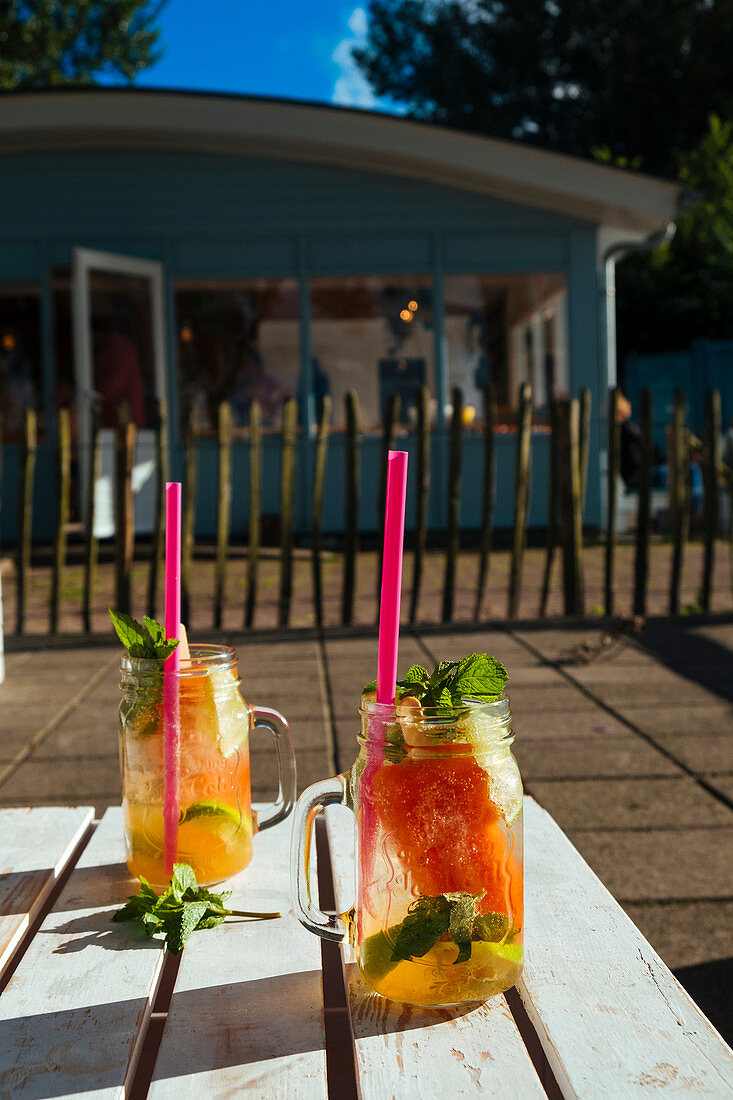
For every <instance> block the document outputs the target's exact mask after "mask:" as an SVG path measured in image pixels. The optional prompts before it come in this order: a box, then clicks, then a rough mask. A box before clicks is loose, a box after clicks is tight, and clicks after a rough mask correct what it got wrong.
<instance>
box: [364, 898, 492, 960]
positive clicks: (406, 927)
mask: <svg viewBox="0 0 733 1100" xmlns="http://www.w3.org/2000/svg"><path fill="white" fill-rule="evenodd" d="M479 897H480V895H479ZM477 900H478V899H477V897H475V896H474V895H473V894H465V893H450V894H439V895H438V897H434V898H433V897H427V896H424V897H419V898H417V900H416V901H414V902H413V903H412V904H411V905H410V908H409V909H408V910H407V916H406V917H405V918H404V920H402V921H400V923H399V924H395V925H394V926H393V927H392V928H388V929H387V931H386V932H376V933H375V934H374V935H373V936H368V937H367V939H366V940H365V941H364V943H363V944H362V964H363V966H364V967H365V969H367V970H368V971H369V973H370V975H372V977H374V978H375V979H379V978H381V977H384V976H385V975H386V974H388V973H389V972H390V970H393V969H394V968H395V966H397V964H398V963H400V962H403V961H407V962H409V960H410V959H421V958H423V956H424V955H427V953H428V951H430V950H431V948H433V947H435V945H436V944H437V943H439V942H440V941H441V940H445V939H448V940H450V941H451V942H452V943H454V944H455V945H456V947H457V948H458V954H457V955H456V957H455V959H454V960H453V965H454V966H455V965H456V964H457V963H464V962H468V960H469V959H470V958H471V944H472V943H473V942H475V941H476V940H485V941H489V942H492V943H498V942H500V941H501V940H504V939H506V938H507V936H508V935H509V932H510V928H509V920H508V917H507V916H506V914H504V913H480V914H478V915H477V914H475V912H474V910H475V903H476V901H477Z"/></svg>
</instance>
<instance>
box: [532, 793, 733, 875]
mask: <svg viewBox="0 0 733 1100" xmlns="http://www.w3.org/2000/svg"><path fill="white" fill-rule="evenodd" d="M529 788H530V791H531V793H532V794H533V795H534V797H535V798H536V799H537V801H538V802H540V803H541V804H542V805H543V806H544V807H545V809H546V810H548V811H549V812H550V813H551V814H552V816H553V817H554V818H555V820H556V821H557V822H558V824H559V825H560V827H561V828H563V829H564V830H565V831H566V832H570V831H574V830H576V829H624V828H626V829H628V828H635V829H660V828H664V827H667V828H670V829H680V828H682V827H687V826H689V827H694V826H699V825H719V826H721V827H722V828H723V829H725V830H726V831H727V832H728V839H729V841H730V843H731V844H732V845H733V814H731V812H730V809H729V808H728V807H727V806H725V805H723V804H722V803H721V802H719V801H718V800H717V799H716V798H715V797H714V796H713V795H711V794H708V792H707V791H705V790H703V789H702V788H701V787H700V786H698V784H697V783H695V781H694V780H693V779H688V778H687V777H683V778H679V779H560V780H557V781H554V782H550V781H546V780H537V781H533V782H532V783H530V784H529ZM732 850H733V849H732ZM732 862H733V861H732Z"/></svg>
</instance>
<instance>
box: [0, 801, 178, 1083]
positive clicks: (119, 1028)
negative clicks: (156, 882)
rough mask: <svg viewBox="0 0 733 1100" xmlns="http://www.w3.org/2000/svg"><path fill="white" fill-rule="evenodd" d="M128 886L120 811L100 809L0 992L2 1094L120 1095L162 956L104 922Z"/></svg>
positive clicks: (158, 948) (126, 929)
mask: <svg viewBox="0 0 733 1100" xmlns="http://www.w3.org/2000/svg"><path fill="white" fill-rule="evenodd" d="M34 812H35V811H34ZM30 831H31V832H32V831H33V830H32V829H31V830H30ZM135 886H136V883H135V882H134V880H133V879H131V878H130V876H129V873H128V871H127V868H126V866H125V864H124V849H123V839H122V813H121V810H119V809H117V808H115V809H112V810H108V811H107V813H106V814H105V816H104V818H103V820H102V822H101V824H100V825H99V827H98V828H97V830H96V832H95V833H94V835H93V836H92V838H91V840H90V842H89V844H88V846H87V847H86V849H85V850H84V852H83V853H82V855H81V857H80V859H79V862H78V863H77V865H76V867H75V868H74V870H73V872H72V874H71V876H70V877H69V881H68V882H67V883H66V885H65V886H64V888H63V890H62V891H61V893H60V895H59V897H58V899H57V900H56V903H55V905H54V907H53V910H52V911H51V912H50V913H49V914H48V916H47V917H46V918H45V920H44V921H43V923H42V924H41V926H40V928H39V931H38V933H37V934H36V936H35V937H34V939H33V942H32V943H31V944H30V945H29V947H28V950H27V951H26V953H25V955H24V956H23V958H22V960H21V962H20V964H19V966H18V968H17V970H16V971H15V974H14V975H13V977H12V978H11V980H10V982H9V983H8V985H7V987H6V989H5V990H4V992H3V994H2V996H1V997H0V1066H2V1070H3V1074H2V1090H3V1091H2V1094H3V1095H7V1096H12V1097H13V1100H15V1098H16V1097H19V1098H24V1097H51V1096H63V1097H64V1098H65V1100H70V1098H72V1097H82V1096H84V1097H86V1098H87V1100H88V1097H89V1096H90V1095H93V1096H94V1097H95V1100H108V1098H109V1100H111V1098H112V1097H119V1098H121V1097H123V1096H124V1095H125V1094H126V1089H127V1088H128V1087H129V1084H130V1081H131V1079H132V1076H133V1073H134V1068H135V1064H136V1060H137V1057H138V1055H139V1049H140V1045H141V1040H142V1037H143V1035H144V1032H145V1029H146V1026H147V1022H148V1019H149V1015H150V1011H151V1006H152V999H153V996H154V994H155V990H156V988H157V984H158V979H159V975H160V971H161V967H162V963H163V956H164V949H163V947H162V944H160V943H159V942H157V941H152V940H146V939H145V937H144V936H142V937H141V933H140V932H139V931H137V930H136V928H135V927H134V926H132V925H130V924H113V923H111V917H112V914H113V912H114V911H115V910H116V909H117V908H118V907H119V905H120V904H121V903H122V902H123V901H124V900H125V898H126V897H127V895H128V894H130V893H134V891H135Z"/></svg>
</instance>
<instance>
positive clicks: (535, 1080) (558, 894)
mask: <svg viewBox="0 0 733 1100" xmlns="http://www.w3.org/2000/svg"><path fill="white" fill-rule="evenodd" d="M328 841H330V852H331V860H330V866H329V859H328V851H329V843H328ZM350 845H351V824H350V821H349V818H348V816H347V815H346V812H345V811H339V810H337V811H335V812H333V813H332V812H331V811H329V820H328V840H327V837H326V829H325V828H324V829H322V830H321V831H320V835H319V863H320V874H321V888H322V897H325V896H326V895H327V894H328V890H329V883H330V882H331V881H333V882H334V883H335V888H336V893H337V895H338V897H339V900H340V901H341V902H342V903H343V904H348V903H349V902H350V900H351V897H350V894H351V889H352V887H351V870H350V867H351V863H350V860H351V851H350ZM288 847H289V828H288V825H287V824H285V825H283V826H278V827H276V828H274V829H272V830H270V831H268V832H266V833H264V834H262V835H261V836H259V837H257V840H256V845H255V848H256V854H255V858H254V860H253V863H252V865H251V866H250V867H249V868H248V869H247V871H245V872H244V874H242V875H240V876H239V878H238V879H236V880H234V882H233V883H231V884H230V885H231V886H232V888H233V890H234V895H233V898H232V903H231V904H232V905H233V907H235V908H247V909H260V908H261V909H263V910H264V909H266V910H272V909H279V910H281V911H282V913H283V916H282V918H281V919H279V920H276V921H267V922H247V921H231V922H227V923H226V924H224V925H221V926H220V927H218V928H216V929H214V930H212V931H207V932H200V933H196V934H194V935H193V936H192V938H191V939H190V940H189V943H188V945H187V946H186V948H185V950H184V952H183V955H182V956H181V957H180V960H177V959H173V958H172V957H170V956H167V955H166V954H165V951H164V950H163V948H162V947H161V945H160V944H159V943H158V942H157V941H151V940H147V939H145V937H144V936H141V935H140V934H138V933H137V932H136V930H135V928H134V926H133V925H130V924H112V923H110V918H111V916H112V913H113V912H114V910H115V909H116V908H117V907H118V906H119V905H120V904H121V903H122V902H123V901H124V899H125V897H126V895H127V894H128V893H132V892H134V889H135V888H136V887H135V884H134V882H133V881H132V880H130V878H129V877H128V875H127V871H126V868H125V866H124V864H123V862H122V858H123V851H122V833H121V816H120V811H119V810H109V811H108V812H107V813H106V814H105V816H104V818H103V820H102V822H101V823H100V824H98V825H97V826H96V828H95V827H94V824H93V822H92V811H91V810H89V809H84V808H73V809H71V808H69V809H67V808H48V809H34V810H2V811H0V989H1V990H2V992H1V993H0V1097H2V1098H5V1097H12V1098H13V1100H14V1098H15V1097H22V1098H27V1097H36V1098H41V1097H75V1096H77V1097H82V1096H83V1097H87V1098H88V1097H132V1098H133V1100H135V1098H137V1097H143V1096H146V1095H150V1096H151V1097H155V1098H160V1097H175V1098H176V1100H179V1098H181V1097H184V1098H185V1097H189V1096H192V1097H198V1096H201V1097H207V1098H208V1097H218V1096H235V1095H239V1094H240V1093H246V1095H247V1097H248V1098H253V1100H254V1098H260V1097H261V1098H263V1100H280V1098H283V1100H285V1098H287V1100H290V1098H291V1097H297V1098H301V1097H302V1098H325V1097H331V1098H338V1100H348V1098H350V1097H356V1096H359V1095H361V1096H362V1097H363V1098H364V1100H370V1098H371V1100H388V1098H390V1097H397V1098H400V1100H401V1098H408V1100H412V1098H415V1100H417V1098H418V1097H419V1098H420V1100H431V1098H433V1097H435V1098H438V1097H439V1098H440V1100H447V1098H448V1097H450V1098H451V1100H452V1098H453V1097H456V1096H478V1095H482V1096H484V1095H485V1096H488V1097H499V1098H501V1100H510V1098H517V1100H532V1098H533V1097H547V1096H549V1097H553V1098H554V1097H584V1098H586V1097H587V1098H589V1100H591V1098H592V1100H596V1098H598V1097H611V1098H614V1100H615V1098H626V1097H635V1096H639V1097H641V1096H648V1095H650V1094H653V1093H656V1092H660V1093H661V1094H662V1095H663V1096H664V1097H665V1100H667V1098H671V1097H677V1096H682V1095H684V1096H685V1097H692V1096H694V1097H695V1098H697V1097H715V1098H716V1100H720V1098H722V1097H728V1096H733V1052H731V1050H730V1048H729V1047H728V1046H727V1045H726V1044H725V1043H724V1042H723V1040H722V1039H721V1038H720V1036H719V1035H718V1034H717V1032H716V1031H715V1030H714V1029H713V1028H712V1027H711V1025H710V1023H709V1022H708V1021H707V1020H706V1019H705V1017H704V1016H703V1015H702V1013H701V1012H700V1010H699V1009H698V1008H697V1007H696V1006H695V1004H694V1003H693V1002H692V1001H691V1000H690V998H689V997H688V996H687V994H686V993H685V992H684V990H683V989H682V988H681V987H680V985H679V984H678V983H677V981H676V980H675V978H674V977H673V976H672V974H670V972H669V971H668V970H667V968H666V967H665V966H664V964H663V963H662V961H661V960H660V959H659V957H658V956H657V955H656V953H655V952H654V950H653V949H652V948H651V947H650V945H649V944H648V943H647V942H646V941H645V940H644V938H643V937H642V936H641V934H640V933H639V932H638V930H637V929H636V928H635V926H634V925H633V923H632V922H631V921H630V920H629V919H628V917H627V916H626V915H625V914H624V913H623V911H622V910H621V909H620V908H619V906H618V905H617V904H616V902H615V901H614V900H613V899H612V898H611V896H610V895H609V894H608V892H607V891H606V890H605V888H604V887H603V886H602V885H601V883H600V882H599V880H598V879H597V878H596V877H595V875H594V874H593V873H592V872H591V871H590V869H589V868H588V866H587V865H586V864H585V863H584V862H583V860H582V859H581V858H580V856H579V855H578V853H577V852H576V851H575V849H574V848H573V847H572V845H571V844H570V842H569V841H568V840H567V838H566V837H565V836H564V835H563V833H562V832H561V831H560V829H559V828H558V827H557V825H555V823H554V822H553V821H552V819H551V818H550V817H549V815H548V814H547V813H545V812H544V811H543V810H541V809H540V808H539V807H538V806H537V805H536V804H535V803H534V802H532V801H531V800H530V799H528V800H527V805H526V852H527V863H526V868H527V901H526V925H527V929H528V933H527V941H528V942H527V954H528V963H527V967H526V970H525V975H524V977H523V979H522V982H521V985H520V987H519V991H518V994H517V993H516V992H513V993H510V994H509V995H508V997H507V998H504V997H499V998H496V999H494V1000H493V1001H490V1002H489V1003H487V1004H486V1005H483V1006H481V1007H479V1008H474V1009H472V1010H471V1011H446V1010H421V1009H410V1008H408V1007H406V1006H404V1005H400V1004H394V1003H391V1002H389V1001H384V1000H382V999H381V998H379V997H376V996H375V995H369V994H367V993H365V991H364V990H363V988H362V986H361V983H360V979H359V976H358V972H357V970H356V967H355V965H354V963H353V959H352V958H351V957H350V955H349V949H348V948H347V949H346V952H345V958H343V959H342V955H341V953H340V950H339V948H338V947H336V946H334V945H331V944H323V945H322V944H321V942H320V941H319V940H318V939H316V938H315V937H314V936H311V935H310V934H309V933H307V932H306V931H305V930H303V929H302V928H301V927H300V925H299V924H298V923H297V921H296V920H295V918H294V917H293V916H292V914H291V913H290V912H289V900H288ZM327 904H328V903H327V901H325V900H324V905H327ZM344 964H345V965H344Z"/></svg>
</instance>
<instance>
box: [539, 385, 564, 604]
mask: <svg viewBox="0 0 733 1100" xmlns="http://www.w3.org/2000/svg"><path fill="white" fill-rule="evenodd" d="M548 408H549V413H550V438H549V441H548V443H549V448H550V463H549V467H550V468H549V470H548V476H547V551H546V554H545V568H544V572H543V574H542V590H541V592H540V612H539V615H540V618H541V619H544V617H545V615H546V614H547V601H548V599H549V595H550V580H551V579H552V566H553V564H554V559H555V546H556V545H557V511H558V506H559V500H560V478H559V468H558V467H559V460H558V438H557V399H556V398H555V397H554V395H553V394H551V395H550V399H549V404H548ZM563 576H564V574H563Z"/></svg>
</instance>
